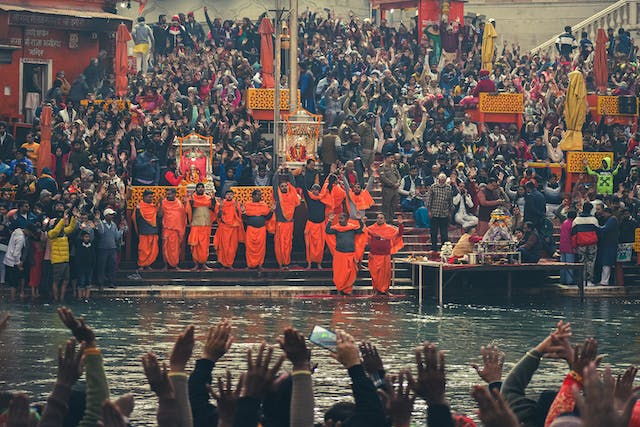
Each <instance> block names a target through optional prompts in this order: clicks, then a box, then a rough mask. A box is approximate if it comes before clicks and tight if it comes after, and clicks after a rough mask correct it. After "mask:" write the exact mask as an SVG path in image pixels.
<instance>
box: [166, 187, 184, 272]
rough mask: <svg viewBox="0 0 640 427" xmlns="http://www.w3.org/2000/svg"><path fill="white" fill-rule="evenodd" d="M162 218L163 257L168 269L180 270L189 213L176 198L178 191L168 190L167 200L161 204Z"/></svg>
mask: <svg viewBox="0 0 640 427" xmlns="http://www.w3.org/2000/svg"><path fill="white" fill-rule="evenodd" d="M159 215H160V217H162V257H163V258H164V262H165V265H166V268H171V269H175V268H178V264H179V263H180V253H181V252H182V242H183V241H184V236H185V234H186V231H187V211H186V210H185V208H184V205H183V204H182V202H181V201H180V200H178V199H177V198H176V189H175V188H168V189H167V194H166V198H165V199H164V200H162V201H161V202H160V210H159Z"/></svg>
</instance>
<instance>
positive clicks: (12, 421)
mask: <svg viewBox="0 0 640 427" xmlns="http://www.w3.org/2000/svg"><path fill="white" fill-rule="evenodd" d="M32 418H33V415H31V411H30V410H29V398H28V397H27V395H26V394H23V393H18V394H16V395H14V396H13V399H11V402H9V411H8V414H7V427H28V426H31V425H33V423H32V421H33V420H32Z"/></svg>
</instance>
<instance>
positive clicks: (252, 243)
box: [242, 189, 273, 277]
mask: <svg viewBox="0 0 640 427" xmlns="http://www.w3.org/2000/svg"><path fill="white" fill-rule="evenodd" d="M272 217H273V211H272V210H271V209H270V208H269V206H267V204H266V203H265V202H263V201H262V191H260V190H257V189H256V190H253V192H252V193H251V202H248V203H245V204H244V206H242V218H243V220H244V223H245V225H246V226H247V229H246V231H245V250H246V258H247V267H248V268H257V269H258V277H260V276H262V265H263V264H264V255H265V253H266V251H267V221H269V220H270V219H271V218H272Z"/></svg>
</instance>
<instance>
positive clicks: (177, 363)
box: [169, 325, 195, 372]
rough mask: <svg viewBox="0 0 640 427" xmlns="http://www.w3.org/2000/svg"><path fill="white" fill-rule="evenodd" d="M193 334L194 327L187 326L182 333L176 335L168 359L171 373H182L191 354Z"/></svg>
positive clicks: (193, 342) (193, 340) (193, 341)
mask: <svg viewBox="0 0 640 427" xmlns="http://www.w3.org/2000/svg"><path fill="white" fill-rule="evenodd" d="M194 333H195V328H194V326H193V325H189V326H187V327H186V328H185V330H184V332H182V333H181V334H180V335H178V339H176V343H175V344H174V345H173V351H172V352H171V357H170V359H169V366H170V367H171V372H184V370H185V367H186V366H187V362H188V361H189V359H190V358H191V354H192V353H193V346H194V345H195V338H194Z"/></svg>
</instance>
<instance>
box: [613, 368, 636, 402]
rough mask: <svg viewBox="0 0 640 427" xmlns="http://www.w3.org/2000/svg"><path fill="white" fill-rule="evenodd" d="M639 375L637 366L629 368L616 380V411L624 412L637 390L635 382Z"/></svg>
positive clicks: (614, 393)
mask: <svg viewBox="0 0 640 427" xmlns="http://www.w3.org/2000/svg"><path fill="white" fill-rule="evenodd" d="M637 373H638V368H637V367H635V366H629V367H628V368H627V369H626V370H625V371H624V374H622V375H618V378H617V379H616V385H615V388H614V392H613V395H614V403H615V406H616V410H618V411H622V409H623V408H624V405H625V404H626V403H627V401H628V400H629V398H631V396H632V395H633V393H634V392H635V391H636V390H637V389H634V388H633V380H634V379H635V378H636V374H637Z"/></svg>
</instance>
